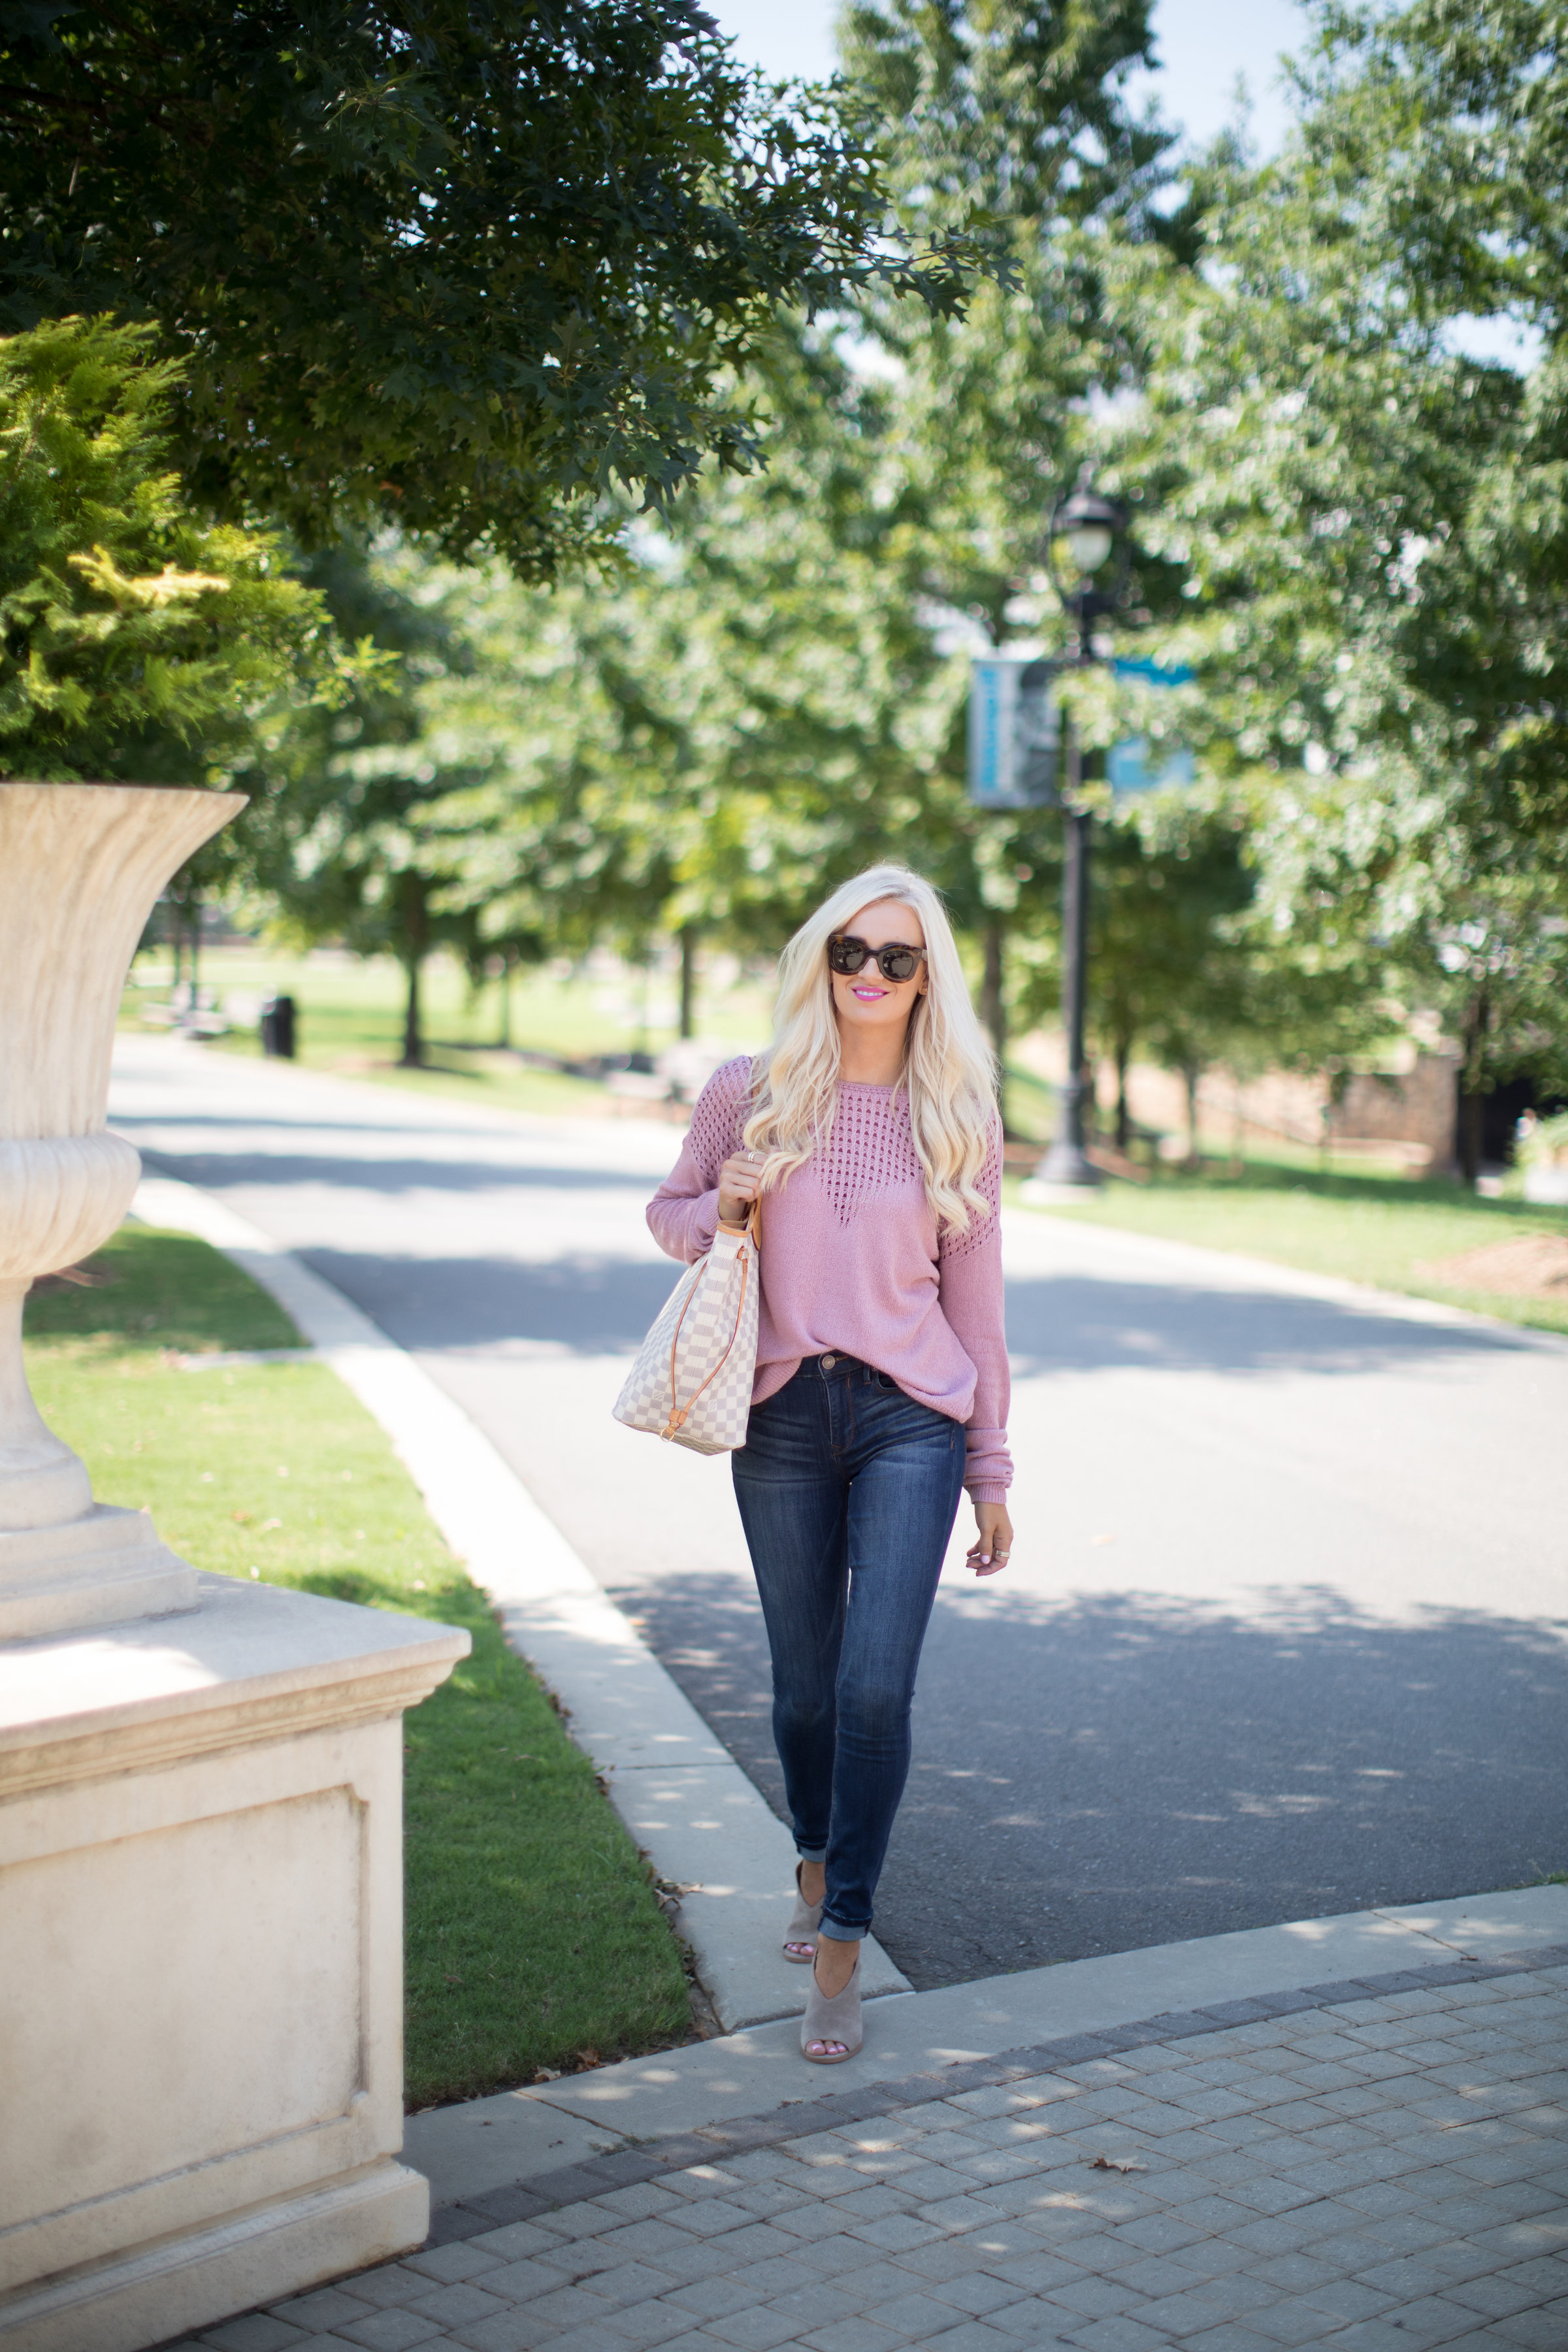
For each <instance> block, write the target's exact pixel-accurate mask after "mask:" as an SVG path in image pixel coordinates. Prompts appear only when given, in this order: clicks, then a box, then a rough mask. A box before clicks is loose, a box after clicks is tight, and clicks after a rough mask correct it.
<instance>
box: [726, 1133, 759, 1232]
mask: <svg viewBox="0 0 1568 2352" xmlns="http://www.w3.org/2000/svg"><path fill="white" fill-rule="evenodd" d="M762 1192H763V1155H762V1153H761V1152H760V1151H736V1152H732V1153H731V1156H730V1158H729V1159H728V1160H725V1162H724V1165H723V1166H722V1168H721V1169H720V1171H719V1221H720V1223H721V1224H726V1225H743V1224H744V1223H745V1222H746V1219H747V1217H748V1216H749V1215H750V1213H751V1208H752V1202H753V1201H759V1200H761V1198H762Z"/></svg>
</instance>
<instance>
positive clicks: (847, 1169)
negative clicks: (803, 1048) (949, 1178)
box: [815, 1086, 925, 1225]
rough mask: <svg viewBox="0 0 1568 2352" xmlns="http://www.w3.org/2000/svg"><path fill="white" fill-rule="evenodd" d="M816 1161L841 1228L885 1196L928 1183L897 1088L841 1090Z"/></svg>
mask: <svg viewBox="0 0 1568 2352" xmlns="http://www.w3.org/2000/svg"><path fill="white" fill-rule="evenodd" d="M815 1156H816V1159H817V1161H818V1165H819V1174H820V1181H821V1184H822V1188H823V1190H824V1192H826V1194H827V1197H828V1199H829V1200H830V1201H831V1202H832V1203H833V1213H834V1215H835V1216H836V1217H837V1220H838V1222H839V1223H840V1224H841V1225H847V1223H849V1221H850V1219H851V1217H853V1216H854V1215H855V1213H856V1212H857V1210H858V1209H859V1208H860V1207H861V1206H862V1205H863V1203H864V1202H867V1201H868V1200H871V1199H874V1198H875V1197H876V1195H877V1194H879V1193H883V1192H892V1191H894V1190H896V1189H899V1188H900V1187H903V1186H906V1185H910V1184H915V1185H919V1186H921V1188H922V1189H923V1187H924V1184H925V1177H924V1175H923V1173H922V1171H921V1163H920V1157H919V1154H918V1153H917V1152H916V1150H915V1139H914V1136H913V1134H912V1132H911V1130H910V1106H909V1103H908V1101H907V1100H906V1098H905V1097H904V1096H903V1095H901V1094H899V1093H896V1092H895V1091H894V1089H893V1088H892V1087H855V1086H851V1087H839V1089H838V1100H837V1106H836V1108H835V1110H834V1114H833V1125H832V1127H831V1129H829V1130H828V1136H827V1140H826V1144H825V1145H824V1146H823V1147H822V1149H821V1150H820V1151H819V1152H818V1153H817V1154H816V1155H815Z"/></svg>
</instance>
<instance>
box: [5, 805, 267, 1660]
mask: <svg viewBox="0 0 1568 2352" xmlns="http://www.w3.org/2000/svg"><path fill="white" fill-rule="evenodd" d="M244 805H245V803H244V800H243V798H242V797H241V796H240V795H239V794H238V793H206V792H182V791H171V790H163V789H159V788H155V787H146V788H143V787H142V786H138V785H130V784H27V783H0V1641H5V1640H17V1639H26V1638H27V1637H30V1636H34V1635H37V1634H39V1633H49V1632H52V1631H63V1630H64V1629H66V1628H68V1627H71V1626H79V1625H87V1624H94V1623H107V1622H112V1621H114V1620H117V1619H120V1618H125V1617H135V1616H141V1615H146V1614H153V1613H157V1612H163V1611H168V1610H177V1609H187V1608H189V1607H191V1606H192V1605H193V1602H194V1600H195V1588H194V1582H193V1577H192V1571H191V1570H190V1569H189V1568H188V1567H187V1566H186V1564H185V1563H184V1561H183V1560H179V1559H175V1557H174V1554H173V1553H172V1552H171V1551H169V1550H167V1549H165V1547H164V1546H163V1545H162V1544H160V1543H159V1542H158V1540H157V1538H156V1537H155V1536H154V1535H153V1531H152V1528H150V1527H149V1526H147V1525H146V1523H145V1522H142V1523H141V1524H139V1525H138V1526H136V1527H134V1528H125V1529H121V1530H116V1531H114V1532H113V1538H112V1539H110V1534H109V1533H107V1532H106V1529H105V1527H104V1519H105V1516H106V1515H105V1514H104V1513H103V1512H102V1511H100V1510H98V1509H95V1507H94V1504H93V1496H92V1485H91V1481H90V1480H89V1476H88V1474H87V1470H86V1468H85V1466H84V1465H83V1464H82V1463H81V1461H80V1460H79V1457H78V1456H77V1455H76V1454H73V1453H72V1451H71V1449H70V1447H69V1446H68V1445H66V1444H64V1443H63V1442H62V1441H61V1440H60V1439H59V1438H58V1437H57V1436H56V1435H55V1434H54V1433H53V1432H52V1431H51V1430H50V1429H49V1428H48V1427H47V1424H46V1423H45V1422H44V1420H43V1417H42V1415H41V1414H40V1413H39V1412H38V1409H37V1405H36V1404H35V1403H34V1402H33V1399H32V1396H31V1394H30V1393H29V1391H28V1388H27V1381H26V1371H25V1370H24V1368H23V1362H22V1302H23V1299H24V1297H26V1292H27V1289H28V1287H29V1286H30V1285H31V1284H32V1283H33V1282H34V1281H35V1280H36V1279H37V1276H39V1275H42V1274H52V1273H54V1272H55V1271H56V1270H57V1269H58V1268H59V1267H60V1266H64V1265H73V1264H75V1263H76V1261H77V1260H79V1259H80V1258H82V1257H85V1256H86V1255H88V1253H89V1251H91V1250H94V1249H97V1248H98V1247H99V1245H100V1244H101V1243H102V1242H104V1241H106V1240H107V1239H108V1238H109V1235H110V1234H111V1233H113V1232H114V1230H115V1228H116V1227H117V1226H118V1225H119V1223H121V1219H122V1218H123V1216H124V1214H125V1212H126V1210H127V1209H128V1208H129V1206H130V1204H131V1197H132V1192H134V1191H135V1188H136V1180H137V1176H138V1174H139V1173H140V1170H141V1161H140V1160H139V1159H138V1157H137V1154H136V1152H135V1151H134V1150H132V1147H131V1145H130V1144H129V1143H127V1142H125V1141H124V1140H123V1139H122V1138H121V1137H120V1136H116V1135H110V1134H108V1133H107V1132H106V1131H105V1119H106V1115H107V1108H108V1098H109V1064H110V1054H111V1052H112V1050H113V1045H114V1023H115V1016H116V1014H117V1013H118V1011H119V1006H120V996H121V990H122V988H123V987H124V984H125V975H126V972H127V971H128V970H129V969H130V964H131V959H132V955H133V954H134V953H135V950H136V944H137V941H138V940H140V938H141V936H142V927H143V925H144V924H145V923H146V920H147V918H148V916H149V914H150V913H151V912H152V910H153V903H154V901H155V900H156V898H157V896H158V893H159V891H160V890H161V889H162V888H163V886H164V884H165V883H166V882H167V881H168V879H169V877H170V876H171V875H173V874H174V873H175V872H176V871H177V870H178V868H179V867H180V866H183V865H184V861H185V860H186V858H187V857H189V856H191V854H192V852H193V851H194V850H195V849H198V848H199V847H200V846H201V845H202V843H203V842H204V841H206V840H207V839H209V838H210V836H211V835H213V834H215V833H216V831H217V829H218V827H219V826H220V825H222V824H226V822H227V821H228V819H229V818H230V817H231V816H233V815H234V814H236V812H237V810H239V809H241V808H243V807H244ZM128 1516H134V1515H128ZM46 1532H47V1534H48V1535H49V1536H50V1537H51V1538H52V1540H50V1541H48V1542H43V1541H41V1540H40V1538H42V1537H43V1535H44V1534H45V1533H46ZM132 1554H134V1558H131V1557H130V1555H132Z"/></svg>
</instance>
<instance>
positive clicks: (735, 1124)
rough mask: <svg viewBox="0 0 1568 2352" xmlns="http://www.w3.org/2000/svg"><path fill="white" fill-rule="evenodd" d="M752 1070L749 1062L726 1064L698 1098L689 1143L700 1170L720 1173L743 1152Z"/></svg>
mask: <svg viewBox="0 0 1568 2352" xmlns="http://www.w3.org/2000/svg"><path fill="white" fill-rule="evenodd" d="M751 1069H752V1066H751V1064H750V1062H747V1061H739V1062H726V1063H725V1064H724V1065H723V1066H722V1067H721V1068H720V1069H717V1070H715V1071H714V1073H713V1076H711V1078H710V1080H709V1081H708V1084H707V1085H706V1086H705V1087H703V1089H702V1092H701V1093H700V1095H699V1096H698V1097H697V1107H696V1108H695V1109H694V1110H693V1112H692V1114H691V1133H690V1139H689V1140H690V1146H691V1151H692V1155H693V1157H694V1158H695V1159H696V1160H697V1162H698V1164H699V1166H700V1167H703V1168H715V1169H716V1168H718V1167H720V1166H721V1164H722V1162H723V1161H724V1160H729V1159H731V1157H732V1156H733V1154H734V1153H735V1152H737V1151H739V1150H740V1149H741V1129H742V1128H743V1127H744V1125H745V1123H746V1116H745V1115H746V1087H747V1081H748V1079H749V1078H750V1076H751Z"/></svg>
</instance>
